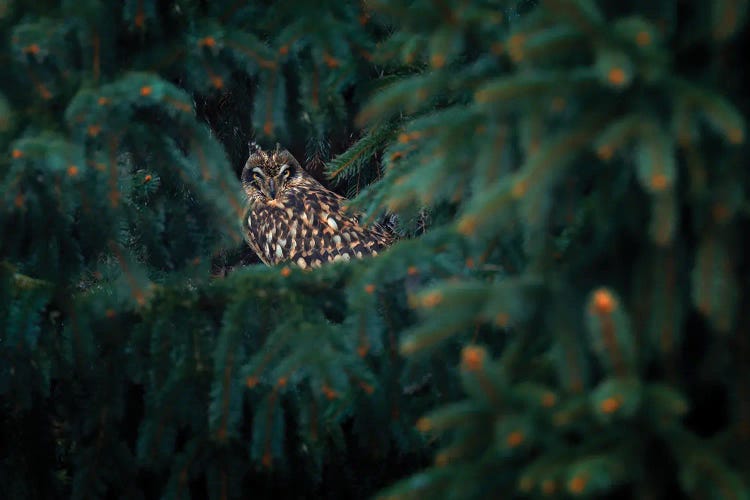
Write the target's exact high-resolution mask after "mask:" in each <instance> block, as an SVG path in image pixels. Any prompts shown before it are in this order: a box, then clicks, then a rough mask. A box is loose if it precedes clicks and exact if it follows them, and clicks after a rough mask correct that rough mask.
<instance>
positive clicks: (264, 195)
mask: <svg viewBox="0 0 750 500" xmlns="http://www.w3.org/2000/svg"><path fill="white" fill-rule="evenodd" d="M303 175H304V171H303V170H302V167H301V166H300V164H299V163H298V162H297V160H296V159H295V158H294V156H292V154H291V153H290V152H289V151H287V150H286V149H283V150H280V149H279V145H278V144H277V145H276V150H275V151H269V152H266V151H263V150H262V149H260V148H259V147H257V146H255V145H251V150H250V156H249V157H248V159H247V161H246V162H245V168H244V169H243V170H242V187H243V188H244V190H245V193H247V195H248V196H249V197H250V198H252V199H262V200H267V201H268V200H274V199H276V198H278V197H279V195H281V194H283V192H284V190H285V189H286V188H287V187H288V186H289V185H290V183H291V182H293V181H294V180H295V179H298V178H299V177H301V176H303Z"/></svg>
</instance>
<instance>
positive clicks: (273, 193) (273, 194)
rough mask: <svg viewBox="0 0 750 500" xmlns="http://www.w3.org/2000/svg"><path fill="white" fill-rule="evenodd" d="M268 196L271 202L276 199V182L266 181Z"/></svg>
mask: <svg viewBox="0 0 750 500" xmlns="http://www.w3.org/2000/svg"><path fill="white" fill-rule="evenodd" d="M268 194H269V195H270V196H271V199H272V200H275V199H276V182H274V180H273V179H268Z"/></svg>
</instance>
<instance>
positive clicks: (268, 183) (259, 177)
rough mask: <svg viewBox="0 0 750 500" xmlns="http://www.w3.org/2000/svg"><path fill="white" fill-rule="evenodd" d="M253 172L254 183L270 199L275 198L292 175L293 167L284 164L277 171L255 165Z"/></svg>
mask: <svg viewBox="0 0 750 500" xmlns="http://www.w3.org/2000/svg"><path fill="white" fill-rule="evenodd" d="M252 173H253V183H255V185H256V186H257V188H258V190H259V191H260V192H261V193H263V195H264V196H265V197H266V198H268V199H269V200H275V199H276V196H277V195H278V194H279V192H281V191H283V189H284V187H285V184H286V181H287V180H288V179H289V177H290V176H291V167H290V166H289V165H287V164H284V165H281V167H279V169H278V170H277V171H276V172H266V171H264V170H263V169H262V168H261V167H255V168H254V169H253V170H252Z"/></svg>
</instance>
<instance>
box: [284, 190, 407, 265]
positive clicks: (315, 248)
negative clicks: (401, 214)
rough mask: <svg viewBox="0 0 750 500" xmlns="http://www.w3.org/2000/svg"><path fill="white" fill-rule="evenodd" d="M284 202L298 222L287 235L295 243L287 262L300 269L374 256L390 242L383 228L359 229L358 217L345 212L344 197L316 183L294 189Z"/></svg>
mask: <svg viewBox="0 0 750 500" xmlns="http://www.w3.org/2000/svg"><path fill="white" fill-rule="evenodd" d="M288 199H289V200H290V202H291V203H292V204H294V205H295V206H294V207H293V208H294V213H296V214H299V223H298V224H296V225H294V224H293V229H294V231H293V232H292V233H290V236H292V237H293V239H294V240H296V244H295V245H294V248H293V249H290V250H291V252H290V255H289V258H288V259H287V260H290V261H292V262H294V263H296V264H297V265H299V266H300V267H302V268H305V267H318V266H321V265H322V264H324V263H326V262H335V261H338V260H345V261H348V260H350V259H353V258H362V257H366V256H368V255H377V254H378V252H379V251H381V250H383V249H384V248H386V247H388V246H389V245H390V244H391V243H392V242H393V237H392V236H391V235H390V234H389V233H388V232H387V231H385V230H384V229H383V228H381V227H378V226H372V227H364V226H362V225H361V224H360V223H359V215H358V214H356V213H352V212H351V211H350V210H348V209H347V207H346V202H347V200H346V198H343V197H341V196H339V195H337V194H336V193H334V192H332V191H329V190H327V189H325V188H324V187H323V186H321V185H320V184H317V183H311V185H308V186H299V187H294V188H292V193H291V196H289V198H288Z"/></svg>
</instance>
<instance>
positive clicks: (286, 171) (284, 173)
mask: <svg viewBox="0 0 750 500" xmlns="http://www.w3.org/2000/svg"><path fill="white" fill-rule="evenodd" d="M291 170H292V169H291V167H289V165H287V164H286V163H285V164H283V165H282V166H281V168H280V169H279V174H280V175H281V177H282V178H283V179H284V180H286V179H288V178H289V175H291Z"/></svg>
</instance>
